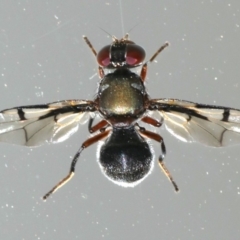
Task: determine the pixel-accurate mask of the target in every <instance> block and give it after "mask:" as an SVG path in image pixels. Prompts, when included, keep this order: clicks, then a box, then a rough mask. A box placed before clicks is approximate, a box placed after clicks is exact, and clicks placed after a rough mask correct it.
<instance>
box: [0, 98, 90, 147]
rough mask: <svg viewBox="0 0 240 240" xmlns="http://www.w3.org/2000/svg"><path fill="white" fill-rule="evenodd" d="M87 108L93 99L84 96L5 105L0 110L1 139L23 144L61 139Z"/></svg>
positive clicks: (77, 123) (53, 141) (73, 129)
mask: <svg viewBox="0 0 240 240" xmlns="http://www.w3.org/2000/svg"><path fill="white" fill-rule="evenodd" d="M90 111H94V107H93V103H92V102H91V101H83V100H66V101H60V102H54V103H49V104H44V105H34V106H23V107H16V108H11V109H6V110H3V111H1V112H0V141H1V142H8V143H13V144H18V145H25V146H39V145H41V144H43V143H45V142H50V143H58V142H62V141H64V140H66V139H67V138H69V137H70V136H71V135H72V134H73V133H75V132H76V131H77V130H78V125H79V122H80V120H81V119H83V117H84V115H85V114H86V113H89V112H90Z"/></svg>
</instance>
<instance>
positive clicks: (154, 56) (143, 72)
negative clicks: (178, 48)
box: [140, 42, 169, 82]
mask: <svg viewBox="0 0 240 240" xmlns="http://www.w3.org/2000/svg"><path fill="white" fill-rule="evenodd" d="M167 46H169V43H168V42H166V43H165V44H163V45H162V46H161V47H160V48H159V49H158V50H157V51H156V52H155V53H154V54H153V56H152V57H151V58H150V59H149V60H148V61H147V62H145V63H144V64H143V66H142V70H141V73H140V77H141V78H142V81H143V82H144V81H145V79H146V75H147V64H148V62H152V61H153V60H154V59H155V58H156V57H157V56H158V54H159V53H160V52H162V51H163V50H164V49H165V48H166V47H167Z"/></svg>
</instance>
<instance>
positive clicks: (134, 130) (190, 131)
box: [0, 35, 240, 200]
mask: <svg viewBox="0 0 240 240" xmlns="http://www.w3.org/2000/svg"><path fill="white" fill-rule="evenodd" d="M112 38H113V40H112V43H111V44H110V45H107V46H105V47H103V48H102V49H101V50H100V51H99V52H98V53H97V52H96V50H95V49H94V47H93V45H92V44H91V43H90V41H89V40H88V38H87V37H84V40H85V42H86V43H87V45H88V46H89V47H90V49H91V51H92V52H93V54H94V55H95V57H96V59H97V63H98V75H99V77H100V79H101V80H100V83H99V87H98V90H97V96H96V98H95V99H93V100H64V101H59V102H53V103H49V104H42V105H32V106H22V107H15V108H11V109H6V110H3V111H1V112H0V141H2V142H8V143H13V144H18V145H25V146H30V147H31V146H39V145H41V144H43V143H45V142H48V143H59V142H62V141H64V140H66V139H68V138H69V137H70V136H71V135H72V134H73V133H75V132H76V131H77V130H78V127H79V123H80V122H81V119H82V118H83V117H84V115H87V117H89V124H88V130H89V132H90V133H93V134H94V135H93V136H91V137H90V138H88V139H87V140H85V141H84V142H83V143H82V145H81V146H80V148H79V149H78V151H77V153H76V154H75V156H74V157H73V160H72V163H71V167H70V171H69V173H68V175H67V176H66V177H65V178H63V179H62V180H61V181H60V182H59V183H57V184H56V185H55V186H54V187H53V188H52V189H51V190H50V191H49V192H48V193H47V194H45V195H44V197H43V199H44V200H46V199H47V198H48V197H49V196H50V195H51V194H52V193H54V192H55V191H56V190H57V189H59V188H60V187H62V186H63V185H64V184H65V183H67V181H69V180H70V179H71V178H72V177H73V175H74V172H75V166H76V163H77V161H78V159H79V157H80V154H81V153H82V151H83V150H84V149H85V148H87V147H89V146H91V145H93V144H94V143H96V142H98V141H100V140H104V143H103V145H102V146H101V147H100V150H99V152H98V160H99V163H100V166H101V169H102V171H103V173H104V174H105V176H106V177H107V178H108V179H110V180H111V181H113V182H114V183H117V184H118V185H122V186H125V187H128V186H135V185H136V184H138V183H139V182H141V181H142V180H143V179H144V178H145V177H146V176H147V175H148V174H149V173H150V171H151V169H152V167H153V151H152V149H151V148H150V146H149V144H148V142H147V141H146V139H151V140H154V141H156V142H158V143H159V144H160V147H161V151H162V154H161V155H160V156H159V157H158V163H159V166H160V168H161V169H162V171H163V172H164V173H165V175H166V176H167V178H168V179H169V180H170V182H171V183H172V185H173V186H174V189H175V190H176V191H178V190H179V189H178V186H177V184H176V183H175V181H174V180H173V178H172V176H171V174H170V172H169V170H168V169H167V168H166V166H165V164H164V162H163V160H164V157H165V155H166V147H165V144H164V140H163V138H162V137H161V135H160V134H158V133H155V132H152V131H149V130H147V129H145V128H144V127H142V126H141V123H146V124H149V125H152V126H154V127H156V128H159V127H161V126H162V124H165V126H166V129H167V130H168V131H169V132H170V133H171V134H172V135H173V136H175V137H176V138H178V139H180V140H182V141H184V142H199V143H202V144H204V145H207V146H212V147H223V146H229V145H234V144H239V143H240V110H238V109H233V108H228V107H219V106H214V105H205V104H198V103H193V102H189V101H183V100H178V99H169V98H159V99H151V98H150V96H149V94H148V93H147V91H146V88H145V79H146V74H147V66H148V62H152V61H153V60H154V59H155V58H156V57H157V55H158V54H159V53H160V52H161V51H162V50H163V49H164V48H166V47H167V46H168V43H165V44H164V45H163V46H162V47H160V48H159V49H158V50H157V51H156V53H155V54H154V55H153V56H152V57H151V58H150V60H149V61H147V62H146V61H145V51H144V49H143V48H142V47H141V46H139V45H137V44H135V43H134V42H133V41H131V40H129V38H128V35H126V36H124V37H123V38H121V39H117V38H116V37H112ZM137 69H140V73H138V72H137ZM154 112H156V113H157V114H158V116H159V117H158V119H155V118H153V117H151V113H154ZM91 113H94V114H97V115H99V116H100V117H101V120H100V122H98V123H96V124H93V121H94V118H93V117H92V114H91Z"/></svg>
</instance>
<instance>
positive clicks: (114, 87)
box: [98, 69, 147, 117]
mask: <svg viewBox="0 0 240 240" xmlns="http://www.w3.org/2000/svg"><path fill="white" fill-rule="evenodd" d="M146 96H147V93H146V90H145V87H144V84H143V82H142V79H141V78H140V77H139V76H138V75H136V74H135V73H133V72H131V71H129V70H128V69H119V70H116V71H115V72H113V73H110V74H107V75H106V76H105V77H104V78H103V79H102V81H101V83H100V86H99V91H98V101H99V110H100V112H101V113H102V115H104V116H105V117H111V116H113V115H117V116H119V117H120V116H126V115H130V116H131V115H133V116H134V115H138V114H142V113H143V112H144V111H145V108H144V106H145V99H146Z"/></svg>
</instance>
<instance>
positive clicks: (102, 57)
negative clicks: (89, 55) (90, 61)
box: [97, 45, 110, 67]
mask: <svg viewBox="0 0 240 240" xmlns="http://www.w3.org/2000/svg"><path fill="white" fill-rule="evenodd" d="M109 52H110V45H107V46H105V47H103V48H102V49H101V50H100V51H99V52H98V54H97V61H98V64H99V65H100V66H102V67H107V66H108V65H109V64H110V57H109Z"/></svg>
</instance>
